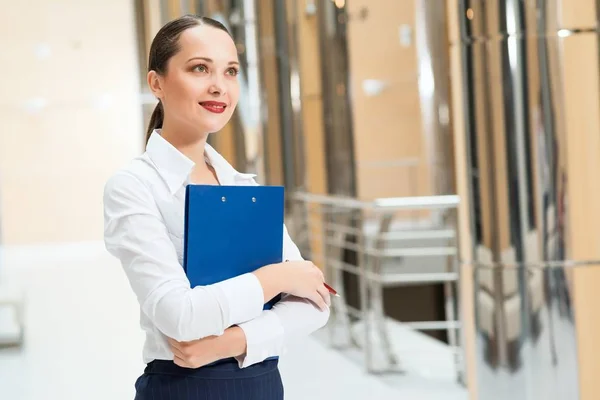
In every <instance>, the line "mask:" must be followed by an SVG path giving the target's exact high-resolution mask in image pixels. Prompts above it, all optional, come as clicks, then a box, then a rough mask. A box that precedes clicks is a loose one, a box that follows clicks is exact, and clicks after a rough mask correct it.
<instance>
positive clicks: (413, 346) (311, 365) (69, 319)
mask: <svg viewBox="0 0 600 400" xmlns="http://www.w3.org/2000/svg"><path fill="white" fill-rule="evenodd" d="M1 260H2V261H1V262H0V281H2V282H3V284H5V285H7V284H8V285H10V286H12V287H17V286H19V287H23V288H25V289H26V294H27V303H26V305H27V307H26V309H27V313H26V327H27V329H26V341H25V346H24V347H23V348H22V349H20V350H16V349H13V350H10V349H5V350H0V399H10V400H75V399H77V400H79V399H85V400H106V399H111V400H119V399H132V398H133V386H132V384H133V382H134V380H135V379H136V377H137V376H138V375H139V374H140V371H141V370H142V367H143V366H142V363H141V360H140V348H141V344H142V335H141V332H140V331H139V328H138V310H137V303H136V301H135V298H134V297H133V295H132V293H131V291H130V290H129V287H128V283H127V281H126V280H125V277H124V275H123V274H122V272H121V270H120V267H119V265H118V263H117V262H116V260H114V259H112V258H111V257H110V256H109V255H107V254H106V253H105V252H104V251H103V249H102V248H101V247H98V245H97V244H91V245H90V246H87V247H86V246H83V247H82V246H78V247H74V248H72V249H68V248H63V249H53V248H51V247H50V248H45V249H44V248H40V249H23V251H22V252H19V251H17V252H15V251H10V252H9V253H7V252H5V253H4V257H2V259H1ZM1 320H2V319H1V318H0V321H1ZM0 323H1V322H0ZM392 329H393V330H394V334H393V336H394V338H395V341H394V345H395V348H396V349H397V351H398V353H399V355H400V356H401V358H402V366H403V368H404V369H405V370H406V371H405V373H404V374H402V375H390V376H384V377H375V376H369V375H366V374H364V372H363V370H362V368H361V366H360V360H361V359H360V356H359V354H358V353H352V352H348V353H340V352H337V351H334V350H330V349H329V348H328V347H327V346H325V344H324V343H325V342H326V340H325V338H326V336H327V335H325V332H319V333H317V334H315V335H314V336H313V337H310V338H307V339H305V340H303V341H302V342H301V343H297V344H296V345H295V346H294V347H293V348H292V349H291V351H290V352H289V353H288V354H287V355H286V357H284V358H283V359H282V365H281V369H282V376H283V379H284V381H285V385H286V399H287V400H306V399H311V400H320V399H328V400H330V399H357V400H358V399H371V398H373V399H383V398H389V399H423V400H426V399H432V400H433V399H440V400H441V399H444V400H466V398H467V395H466V391H465V390H464V389H462V388H460V387H459V386H458V385H456V384H455V383H454V378H453V370H452V362H451V357H450V356H449V353H448V351H447V349H445V347H444V346H441V345H440V344H437V343H436V342H434V341H431V340H429V339H427V338H424V337H423V336H421V335H417V334H414V333H412V332H410V331H406V330H404V329H402V328H401V327H398V326H394V327H392Z"/></svg>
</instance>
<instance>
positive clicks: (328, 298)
mask: <svg viewBox="0 0 600 400" xmlns="http://www.w3.org/2000/svg"><path fill="white" fill-rule="evenodd" d="M317 291H318V292H319V294H320V295H321V297H322V298H323V301H325V304H327V305H328V306H330V305H331V295H330V294H329V290H327V288H326V287H325V285H320V286H319V288H318V289H317Z"/></svg>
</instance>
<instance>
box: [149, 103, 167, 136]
mask: <svg viewBox="0 0 600 400" xmlns="http://www.w3.org/2000/svg"><path fill="white" fill-rule="evenodd" d="M164 117H165V113H164V111H163V106H162V103H161V102H160V101H159V102H158V104H157V105H156V107H155V108H154V111H153V112H152V116H151V117H150V122H149V123H148V130H147V131H146V143H148V140H149V139H150V136H151V135H152V132H154V130H155V129H160V128H162V125H163V120H164Z"/></svg>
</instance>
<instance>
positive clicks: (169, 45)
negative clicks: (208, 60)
mask: <svg viewBox="0 0 600 400" xmlns="http://www.w3.org/2000/svg"><path fill="white" fill-rule="evenodd" d="M202 25H207V26H212V27H213V28H217V29H220V30H222V31H225V32H227V33H228V34H229V35H230V36H231V33H229V31H228V30H227V28H226V27H225V26H224V25H223V24H222V23H220V22H219V21H216V20H214V19H212V18H208V17H201V16H198V15H189V14H188V15H184V16H182V17H179V18H177V19H174V20H172V21H170V22H168V23H167V24H166V25H165V26H163V27H162V28H160V30H159V31H158V32H157V33H156V36H155V37H154V39H153V40H152V45H151V46H150V55H149V57H148V72H150V71H155V72H156V73H158V74H160V75H164V74H165V73H166V72H167V64H168V63H169V60H170V59H171V57H173V56H174V55H175V54H177V52H179V50H180V47H179V37H180V36H181V34H182V33H183V32H184V31H185V30H186V29H189V28H193V27H196V26H202ZM163 119H164V110H163V106H162V103H161V102H160V100H159V102H158V104H157V105H156V108H155V109H154V111H153V112H152V116H151V117H150V122H149V123H148V130H147V131H146V142H147V141H148V139H149V138H150V135H152V132H153V131H154V130H155V129H159V128H162V124H163Z"/></svg>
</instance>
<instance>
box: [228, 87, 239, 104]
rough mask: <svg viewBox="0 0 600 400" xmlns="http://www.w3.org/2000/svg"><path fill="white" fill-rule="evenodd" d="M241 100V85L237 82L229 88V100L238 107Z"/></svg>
mask: <svg viewBox="0 0 600 400" xmlns="http://www.w3.org/2000/svg"><path fill="white" fill-rule="evenodd" d="M239 99H240V84H239V83H238V82H237V81H235V82H232V84H231V85H230V86H229V100H230V101H231V104H233V105H236V104H237V103H238V100H239Z"/></svg>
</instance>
